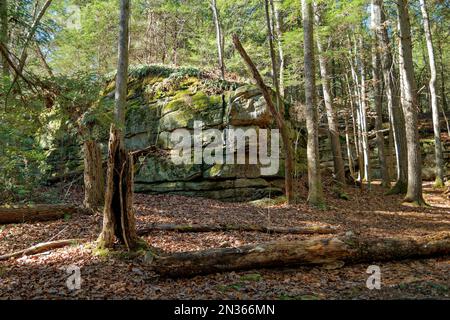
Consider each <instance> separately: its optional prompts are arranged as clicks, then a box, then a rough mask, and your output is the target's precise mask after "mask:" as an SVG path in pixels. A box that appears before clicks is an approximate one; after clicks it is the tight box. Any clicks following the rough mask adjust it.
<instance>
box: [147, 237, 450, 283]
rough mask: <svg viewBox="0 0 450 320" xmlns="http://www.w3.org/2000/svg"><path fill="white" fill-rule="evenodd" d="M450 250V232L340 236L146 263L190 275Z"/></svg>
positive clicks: (176, 274) (150, 256) (170, 273)
mask: <svg viewBox="0 0 450 320" xmlns="http://www.w3.org/2000/svg"><path fill="white" fill-rule="evenodd" d="M449 253H450V234H448V233H446V234H442V235H438V236H434V237H421V238H419V239H415V240H409V239H408V240H403V239H367V238H362V239H359V238H357V237H353V236H348V237H347V236H339V237H333V238H326V239H311V240H297V241H286V242H285V241H279V242H265V243H259V244H254V245H245V246H241V247H237V248H213V249H207V250H202V251H193V252H180V253H174V254H170V255H162V256H156V255H153V254H147V256H146V259H145V260H146V262H147V263H148V264H150V265H151V266H152V267H153V269H154V270H155V271H156V272H158V273H160V274H162V275H165V276H170V277H189V276H194V275H198V274H208V273H216V272H224V271H234V270H246V269H253V268H269V267H286V266H298V265H321V264H330V263H335V262H339V261H340V262H344V263H360V262H371V261H389V260H400V259H407V258H418V257H421V258H422V257H430V256H435V255H447V254H449Z"/></svg>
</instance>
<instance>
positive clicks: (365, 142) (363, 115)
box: [355, 37, 371, 188]
mask: <svg viewBox="0 0 450 320" xmlns="http://www.w3.org/2000/svg"><path fill="white" fill-rule="evenodd" d="M359 50H360V56H359V71H360V78H361V89H360V94H361V98H360V101H361V103H360V105H359V106H360V113H359V115H360V124H361V136H362V147H363V159H364V180H366V182H367V184H368V186H369V188H370V183H371V173H370V148H369V138H368V133H369V132H368V129H367V110H366V108H367V105H366V101H367V94H366V92H367V90H366V62H365V59H364V55H363V51H364V46H363V40H362V37H361V38H360V39H359ZM355 51H356V50H355ZM355 54H357V53H356V52H355Z"/></svg>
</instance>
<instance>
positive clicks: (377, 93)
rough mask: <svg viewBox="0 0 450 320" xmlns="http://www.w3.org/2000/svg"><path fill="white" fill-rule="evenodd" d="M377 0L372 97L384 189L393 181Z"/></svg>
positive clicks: (374, 6)
mask: <svg viewBox="0 0 450 320" xmlns="http://www.w3.org/2000/svg"><path fill="white" fill-rule="evenodd" d="M375 1H376V0H372V14H371V28H372V30H373V33H374V34H373V39H374V44H373V47H372V96H373V103H374V107H375V108H374V109H375V113H376V118H375V130H376V141H377V149H378V161H379V163H380V171H381V185H382V186H383V187H390V184H391V181H390V178H389V171H388V167H387V160H386V155H385V147H384V134H383V132H382V131H381V130H383V105H382V103H383V100H382V92H381V91H382V90H381V76H380V70H381V64H380V55H379V53H378V51H379V45H378V41H377V35H376V28H377V27H378V26H379V25H380V20H381V16H380V14H378V13H376V10H377V9H378V8H379V7H377V6H376V5H374V2H375Z"/></svg>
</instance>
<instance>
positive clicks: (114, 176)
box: [98, 0, 138, 250]
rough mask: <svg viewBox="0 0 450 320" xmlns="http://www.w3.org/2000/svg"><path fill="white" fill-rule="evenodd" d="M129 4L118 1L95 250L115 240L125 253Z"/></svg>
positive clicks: (131, 233)
mask: <svg viewBox="0 0 450 320" xmlns="http://www.w3.org/2000/svg"><path fill="white" fill-rule="evenodd" d="M129 17H130V2H129V0H121V1H120V30H119V60H118V67H117V76H116V95H115V101H116V102H115V108H114V120H115V123H113V124H112V125H111V130H110V136H109V146H108V147H109V151H108V171H107V180H106V193H105V207H104V211H103V229H102V232H101V234H100V236H99V238H98V246H99V247H101V248H110V247H112V246H113V244H114V240H115V239H116V238H117V239H118V240H119V241H120V242H121V243H123V244H125V246H126V247H127V249H128V250H132V249H134V248H135V247H136V245H137V240H138V238H137V235H136V222H135V217H134V212H133V158H132V156H131V155H130V154H128V153H127V151H126V149H125V142H124V133H123V128H124V126H125V106H126V97H127V80H128V39H129V38H128V25H129Z"/></svg>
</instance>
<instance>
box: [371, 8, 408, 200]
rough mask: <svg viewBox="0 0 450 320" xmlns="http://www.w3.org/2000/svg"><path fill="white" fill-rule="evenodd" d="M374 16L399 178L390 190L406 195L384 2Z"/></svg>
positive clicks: (405, 168)
mask: <svg viewBox="0 0 450 320" xmlns="http://www.w3.org/2000/svg"><path fill="white" fill-rule="evenodd" d="M372 5H373V9H372V10H373V11H374V12H373V14H374V15H376V19H375V20H374V21H375V22H376V24H377V25H376V26H374V27H375V30H376V34H377V40H378V45H379V47H380V56H381V57H380V58H381V68H382V71H383V81H384V91H385V94H386V102H387V107H388V113H389V122H390V125H391V129H392V135H393V140H394V148H395V156H396V164H397V178H396V181H395V184H394V186H393V187H392V188H391V189H390V190H389V192H388V193H390V194H398V193H406V186H407V180H408V159H407V151H406V132H405V119H404V116H403V110H402V108H401V106H400V103H399V102H400V101H399V99H398V89H397V86H396V85H395V82H396V79H397V74H396V71H395V68H393V57H392V50H391V43H390V40H389V35H388V31H387V24H388V21H387V19H386V15H385V13H384V7H383V0H374V1H373V2H372Z"/></svg>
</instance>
